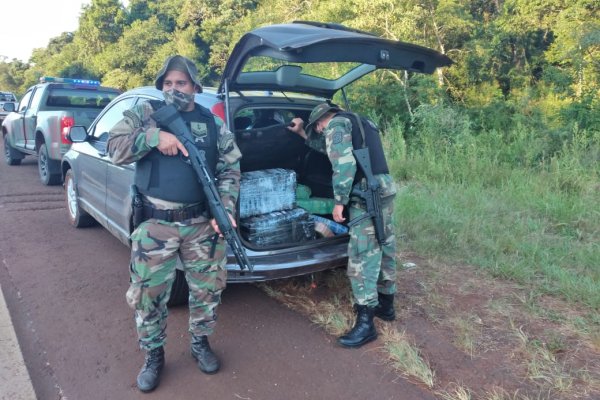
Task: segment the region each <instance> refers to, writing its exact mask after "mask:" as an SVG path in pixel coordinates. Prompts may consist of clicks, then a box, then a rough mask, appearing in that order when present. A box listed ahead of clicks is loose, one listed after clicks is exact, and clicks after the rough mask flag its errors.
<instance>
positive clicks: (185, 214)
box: [144, 202, 208, 222]
mask: <svg viewBox="0 0 600 400" xmlns="http://www.w3.org/2000/svg"><path fill="white" fill-rule="evenodd" d="M201 216H204V217H206V218H208V212H206V207H205V206H204V204H196V205H193V206H189V207H184V208H177V209H169V210H159V209H157V208H154V207H152V206H151V205H149V204H147V203H145V202H144V220H146V219H150V218H154V219H160V220H162V221H166V222H181V221H185V220H188V219H192V218H198V217H201Z"/></svg>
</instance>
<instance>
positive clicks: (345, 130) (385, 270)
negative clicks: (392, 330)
mask: <svg viewBox="0 0 600 400" xmlns="http://www.w3.org/2000/svg"><path fill="white" fill-rule="evenodd" d="M357 118H359V117H358V116H357V115H356V114H351V113H345V112H342V111H341V110H340V109H339V108H337V107H335V106H332V105H330V104H328V103H323V104H320V105H318V106H317V107H315V109H314V110H313V111H312V112H311V114H310V117H309V121H308V125H307V126H306V129H304V128H303V126H304V121H303V120H302V119H301V118H294V120H293V121H292V122H293V126H291V127H289V128H288V129H290V130H291V131H292V132H294V133H296V134H298V135H300V136H301V137H303V138H304V139H305V140H306V144H307V145H308V146H309V147H311V148H313V149H315V150H317V151H319V152H321V153H325V154H327V156H328V157H329V160H330V161H331V165H332V169H333V177H332V185H333V194H334V200H335V206H334V208H333V211H332V215H333V219H334V220H335V221H336V222H338V223H343V222H344V221H345V220H346V218H345V217H344V215H343V212H344V207H347V208H348V215H349V218H350V221H352V220H354V219H356V218H358V217H360V216H361V215H364V214H365V213H366V206H365V204H364V201H363V200H361V199H360V198H358V197H355V196H352V195H351V191H352V187H353V186H354V185H361V184H363V185H364V182H361V181H360V180H359V179H357V178H356V175H357V168H358V167H357V162H356V159H355V158H354V155H353V153H352V150H353V121H354V123H355V124H357V122H358V120H357ZM368 122H369V123H371V124H372V122H370V121H368ZM357 125H358V124H357ZM363 125H364V124H363ZM373 127H374V125H373ZM354 128H356V127H354ZM355 132H356V130H355ZM363 132H365V133H366V135H367V136H369V135H371V136H372V137H370V138H369V137H367V140H366V142H367V143H369V144H370V145H369V147H373V148H379V152H375V153H376V154H379V157H376V158H375V159H373V157H371V164H372V170H373V173H374V174H375V178H376V179H377V180H378V181H379V183H380V186H381V192H380V194H381V204H382V216H383V221H384V233H385V240H384V244H383V245H379V243H378V241H377V238H376V236H375V228H374V225H373V220H372V219H371V218H365V219H363V220H362V221H361V222H359V223H358V224H356V225H353V226H352V227H351V229H350V242H349V244H348V272H347V273H348V277H349V279H350V283H351V287H352V294H353V297H354V302H355V306H354V307H355V310H356V313H357V317H356V323H355V324H354V327H353V328H352V330H350V331H349V332H348V333H346V334H345V335H343V336H341V337H340V338H338V343H339V344H341V345H342V346H344V347H360V346H362V345H364V344H365V343H368V342H370V341H372V340H375V339H376V338H377V331H376V330H375V325H374V324H373V317H374V316H376V317H379V318H381V319H383V320H386V321H392V320H394V319H395V311H394V294H395V293H396V259H395V255H396V238H395V236H394V222H393V215H394V209H393V206H394V197H395V194H396V187H395V184H394V181H393V179H392V177H391V176H390V175H389V173H388V170H387V164H386V162H385V156H384V155H383V149H382V148H381V140H380V138H379V135H378V134H377V130H376V127H374V129H372V130H371V129H363ZM355 134H356V133H355ZM375 136H376V137H375ZM355 141H356V139H355ZM377 158H379V159H377Z"/></svg>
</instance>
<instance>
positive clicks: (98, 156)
mask: <svg viewBox="0 0 600 400" xmlns="http://www.w3.org/2000/svg"><path fill="white" fill-rule="evenodd" d="M134 102H135V98H133V97H129V98H124V99H121V100H120V101H117V102H115V103H113V104H112V105H109V106H108V107H107V108H106V109H105V110H104V111H103V112H102V114H100V115H99V116H98V118H97V119H96V120H95V122H94V123H93V124H92V125H91V126H90V129H89V131H88V133H89V135H90V138H89V139H88V141H86V142H84V143H81V144H77V147H76V149H77V152H78V153H79V154H78V156H77V164H76V165H77V168H76V171H75V173H76V177H77V188H78V192H79V197H80V201H81V202H83V203H86V205H87V206H88V209H91V210H92V214H93V215H94V217H95V218H96V219H97V220H98V221H99V222H100V223H102V225H104V226H106V227H107V228H109V229H110V226H111V222H110V217H109V215H108V211H107V197H108V196H109V193H108V188H107V180H108V169H109V167H111V166H112V162H111V161H110V158H109V157H108V153H107V150H106V142H107V140H108V131H109V130H110V128H112V127H113V126H114V125H115V123H116V122H117V121H119V120H120V119H121V118H122V117H123V111H124V110H126V109H128V108H130V107H131V105H132V104H133V103H134ZM113 196H114V194H113Z"/></svg>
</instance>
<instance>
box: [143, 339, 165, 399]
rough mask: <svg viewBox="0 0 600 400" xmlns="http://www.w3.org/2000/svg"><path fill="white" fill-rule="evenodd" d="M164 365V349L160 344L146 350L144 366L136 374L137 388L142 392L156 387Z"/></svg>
mask: <svg viewBox="0 0 600 400" xmlns="http://www.w3.org/2000/svg"><path fill="white" fill-rule="evenodd" d="M164 366H165V351H164V349H163V347H162V346H161V347H157V348H156V349H152V350H150V351H148V352H146V357H145V360H144V366H143V367H142V369H141V371H140V373H139V374H138V376H137V387H138V389H140V390H141V391H142V392H150V391H152V390H154V389H156V387H157V386H158V384H159V382H160V373H161V372H162V369H163V367H164Z"/></svg>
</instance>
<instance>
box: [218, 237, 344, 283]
mask: <svg viewBox="0 0 600 400" xmlns="http://www.w3.org/2000/svg"><path fill="white" fill-rule="evenodd" d="M348 238H349V236H348V235H344V236H340V237H339V238H338V240H335V241H334V242H335V243H320V244H319V245H316V244H315V245H311V246H306V247H304V248H302V249H298V250H295V251H287V252H277V251H273V252H262V253H252V252H248V257H249V258H250V261H251V262H252V264H253V265H254V272H253V273H250V272H249V271H247V270H244V271H242V270H240V267H239V266H238V264H237V263H236V260H235V257H234V256H233V254H228V258H227V282H229V283H246V282H263V281H270V280H274V279H284V278H291V277H294V276H300V275H306V274H311V273H315V272H319V271H324V270H327V269H332V268H338V267H344V266H346V265H347V263H348V256H347V249H348Z"/></svg>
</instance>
